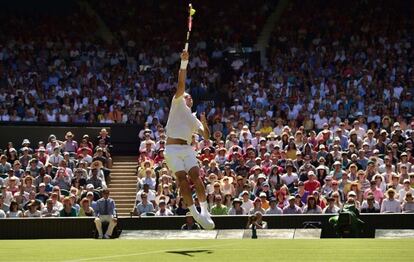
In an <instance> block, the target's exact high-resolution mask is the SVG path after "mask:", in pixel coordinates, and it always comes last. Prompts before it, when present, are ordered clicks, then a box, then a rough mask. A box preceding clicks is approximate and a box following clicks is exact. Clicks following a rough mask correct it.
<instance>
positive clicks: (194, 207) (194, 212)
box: [188, 204, 199, 217]
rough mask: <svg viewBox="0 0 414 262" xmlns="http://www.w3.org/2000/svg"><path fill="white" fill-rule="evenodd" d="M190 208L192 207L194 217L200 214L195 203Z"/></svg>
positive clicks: (191, 211)
mask: <svg viewBox="0 0 414 262" xmlns="http://www.w3.org/2000/svg"><path fill="white" fill-rule="evenodd" d="M188 209H190V213H191V215H192V216H193V217H194V216H197V215H199V214H198V211H197V208H196V206H195V205H194V204H192V205H191V206H189V207H188Z"/></svg>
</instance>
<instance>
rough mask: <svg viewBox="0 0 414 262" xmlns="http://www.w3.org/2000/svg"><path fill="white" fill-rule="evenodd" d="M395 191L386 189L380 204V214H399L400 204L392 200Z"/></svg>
mask: <svg viewBox="0 0 414 262" xmlns="http://www.w3.org/2000/svg"><path fill="white" fill-rule="evenodd" d="M394 195H395V190H394V189H392V188H391V189H388V190H387V192H386V194H385V196H386V198H385V199H384V201H382V204H381V213H401V204H400V202H399V201H398V200H396V199H395V198H394Z"/></svg>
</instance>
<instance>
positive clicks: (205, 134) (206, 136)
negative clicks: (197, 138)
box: [198, 112, 210, 140]
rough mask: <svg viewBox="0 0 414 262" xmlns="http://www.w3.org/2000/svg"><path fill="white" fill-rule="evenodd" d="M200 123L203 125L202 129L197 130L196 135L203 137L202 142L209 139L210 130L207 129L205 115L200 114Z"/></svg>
mask: <svg viewBox="0 0 414 262" xmlns="http://www.w3.org/2000/svg"><path fill="white" fill-rule="evenodd" d="M200 122H201V124H202V125H203V128H200V129H199V130H198V133H199V134H200V135H202V136H203V137H204V140H209V139H210V129H209V128H208V123H207V118H206V113H204V112H203V113H201V114H200Z"/></svg>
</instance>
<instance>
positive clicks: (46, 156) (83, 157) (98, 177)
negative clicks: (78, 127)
mask: <svg viewBox="0 0 414 262" xmlns="http://www.w3.org/2000/svg"><path fill="white" fill-rule="evenodd" d="M110 149H111V138H110V136H109V134H108V132H107V130H106V129H102V130H101V131H100V132H99V135H98V136H97V137H96V138H91V137H89V135H87V134H85V135H83V136H82V137H81V138H80V139H76V137H75V135H74V134H73V133H72V132H70V131H68V132H67V133H66V135H65V137H64V139H62V140H59V139H58V138H57V137H56V136H55V135H54V134H50V135H49V137H48V139H47V141H46V142H44V141H39V142H38V143H32V142H31V141H29V140H28V139H23V141H22V144H21V145H13V143H11V142H10V143H9V144H8V145H7V147H6V148H5V149H4V150H2V152H0V188H1V192H0V217H8V218H15V217H59V216H60V217H71V216H95V212H96V211H97V208H98V206H97V201H98V200H99V199H100V198H101V191H102V190H105V189H106V188H107V181H109V179H110V168H111V165H112V158H111V155H110Z"/></svg>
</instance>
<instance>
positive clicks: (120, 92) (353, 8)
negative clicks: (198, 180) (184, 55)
mask: <svg viewBox="0 0 414 262" xmlns="http://www.w3.org/2000/svg"><path fill="white" fill-rule="evenodd" d="M151 2H152V1H139V3H135V1H127V0H122V1H121V2H120V3H122V4H121V5H119V6H122V7H123V8H119V6H118V8H119V9H118V8H117V7H113V8H112V6H108V5H107V4H106V3H105V2H104V1H92V3H93V4H94V8H96V11H97V13H98V14H100V15H101V16H102V19H103V20H104V22H106V23H107V25H108V27H109V28H110V29H111V30H112V31H113V32H116V37H117V39H119V43H117V44H112V45H108V44H105V43H103V42H100V41H97V40H96V39H91V40H90V41H86V40H82V37H79V36H82V35H83V33H82V32H84V31H83V30H87V31H91V32H92V31H95V30H94V23H91V22H88V23H83V20H82V19H85V20H88V21H91V20H93V18H88V17H86V16H85V17H84V16H79V17H78V18H79V19H75V21H76V22H78V23H79V25H85V26H86V27H87V28H85V27H83V26H81V27H79V26H75V27H72V28H73V32H72V33H73V34H72V35H65V34H63V33H62V32H60V31H59V32H60V33H59V32H56V34H55V35H56V36H57V37H56V36H53V35H52V34H48V31H49V30H48V28H49V26H50V25H49V23H48V25H47V26H46V25H45V24H46V23H42V22H41V20H36V23H39V24H42V27H45V28H46V30H43V33H42V37H39V36H32V37H28V38H22V37H19V36H18V35H16V36H14V37H13V32H6V33H5V34H0V35H4V36H12V37H6V38H4V37H3V38H1V36H0V121H39V122H75V123H83V122H89V123H127V124H140V125H143V126H144V128H143V129H142V130H141V131H140V132H139V138H140V139H141V141H142V142H141V145H140V149H139V160H138V162H139V166H138V168H137V197H136V200H135V202H136V207H135V208H134V211H133V212H134V213H135V214H136V215H160V216H164V215H185V214H186V213H187V212H188V209H187V207H186V206H185V203H184V202H183V200H182V199H181V198H180V196H179V192H178V185H177V184H176V183H175V179H174V175H173V174H171V172H170V171H169V169H168V166H167V165H166V164H165V161H164V156H163V151H164V147H165V141H166V134H165V129H164V126H165V123H166V120H167V117H168V111H169V103H170V100H171V98H172V93H173V91H174V88H175V83H176V78H177V77H176V73H177V68H178V67H177V63H178V60H179V52H180V51H181V49H182V47H183V42H182V41H183V39H184V36H185V31H186V27H185V21H186V18H185V16H186V12H183V10H179V7H178V5H175V4H172V3H169V1H165V3H164V2H163V4H160V5H158V4H151ZM154 2H155V3H158V2H157V1H154ZM210 2H211V5H212V6H217V8H211V7H210V6H209V7H205V6H204V5H205V4H207V2H206V3H201V2H200V4H201V6H200V8H196V9H197V12H198V13H197V15H199V17H200V18H195V19H196V20H195V21H194V26H193V29H194V32H193V36H192V42H191V44H190V63H189V70H188V71H189V72H188V80H187V86H188V88H189V91H190V93H191V94H192V96H193V98H194V100H195V101H196V102H197V103H196V107H195V108H194V109H195V111H196V112H197V113H200V112H206V115H207V117H208V121H209V125H210V130H211V131H212V137H211V140H210V141H203V140H200V138H199V137H198V136H194V138H193V141H192V145H193V147H194V150H196V151H197V154H198V158H199V160H200V166H201V174H200V175H201V176H202V178H203V181H204V182H205V185H206V188H207V192H208V194H209V196H208V202H209V206H210V212H211V213H212V214H213V215H226V214H232V215H239V214H256V213H257V212H260V213H268V214H278V213H287V214H298V213H305V214H313V213H335V212H338V210H339V209H340V208H342V206H343V204H344V203H354V204H355V205H356V206H357V207H358V209H359V210H360V211H361V212H412V211H413V209H414V207H413V206H414V204H413V198H412V193H413V187H414V175H413V172H414V167H413V165H414V158H413V155H412V154H413V145H412V143H413V140H414V132H413V129H414V118H413V116H414V115H413V114H414V100H413V97H412V95H413V92H414V71H413V61H414V60H413V59H414V57H413V56H414V50H413V44H414V43H413V34H412V30H411V29H412V26H413V21H412V19H411V16H410V13H409V12H408V10H412V8H411V4H410V1H397V2H389V1H383V0H381V1H360V0H353V1H346V2H338V1H322V0H320V1H310V0H306V1H299V0H297V1H291V3H290V5H289V7H288V8H287V10H285V11H284V13H283V14H282V16H281V19H279V21H278V25H276V27H275V30H274V32H273V33H272V38H271V40H270V43H269V48H268V52H267V53H268V63H267V64H266V65H263V66H256V65H252V64H250V63H248V62H246V61H244V60H241V59H240V60H236V61H234V62H233V63H232V64H231V70H230V71H228V73H229V74H230V75H228V76H226V78H227V79H230V81H229V82H225V81H223V80H222V78H224V76H223V75H221V73H222V72H223V71H222V69H223V68H222V64H221V63H220V62H218V61H219V60H220V59H221V58H223V54H224V52H225V51H227V50H229V49H231V48H235V47H239V46H242V45H245V44H247V45H249V44H251V43H254V42H255V41H256V40H257V36H258V33H259V32H260V28H261V27H262V26H263V24H264V20H265V19H264V18H265V17H266V16H267V15H268V14H269V10H270V8H269V6H270V5H269V4H268V2H269V1H243V2H245V3H246V4H245V5H244V6H243V5H234V6H232V2H231V1H224V2H223V1H222V2H219V1H208V3H209V4H210ZM259 2H260V3H259ZM270 2H271V1H270ZM256 5H257V6H256ZM218 6H220V8H219V7H218ZM257 7H260V8H257ZM209 8H211V9H209ZM230 9H233V10H237V12H226V10H230ZM213 10H214V11H213ZM217 10H220V11H217ZM250 10H252V12H249V11H250ZM238 13H240V14H243V17H239V16H237V14H238ZM154 14H159V15H158V16H154ZM212 17H214V19H211V18H212ZM216 18H217V19H216ZM197 19H199V20H197ZM6 20H7V19H6ZM39 21H40V22H39ZM65 21H66V20H64V21H62V23H72V19H68V21H66V22H65ZM240 21H243V23H242V24H240V23H238V22H240ZM17 22H20V23H22V24H24V23H25V22H24V20H18V21H15V22H13V21H12V22H9V21H4V23H5V24H8V23H12V24H11V25H12V26H13V25H14V24H13V23H17ZM26 23H27V22H26ZM245 23H249V25H246V24H245ZM56 24H58V23H56ZM2 28H3V27H2ZM4 28H10V27H7V26H5V27H4ZM19 28H21V31H23V32H25V30H26V31H27V28H26V27H19ZM65 28H66V26H65ZM67 28H71V27H70V26H68V27H67ZM171 28H173V30H172V29H171ZM241 28H242V29H241ZM221 29H223V30H221ZM0 30H5V29H0ZM240 32H246V34H240ZM245 38H246V39H245ZM210 94H214V95H213V96H210ZM203 97H209V100H212V101H208V103H207V102H205V101H202V100H203V99H202V98H203ZM48 142H49V141H48ZM44 147H45V151H47V153H48V154H49V155H50V156H52V155H53V151H54V147H53V146H51V147H49V149H48V147H47V145H45V146H44ZM9 148H11V147H10V146H9ZM37 149H40V147H39V148H37ZM9 151H10V150H9ZM16 151H17V149H16ZM58 153H59V152H58ZM85 153H86V154H88V152H85ZM8 154H10V153H7V154H6V155H7V158H6V159H5V161H6V162H7V161H10V157H11V159H13V157H14V158H17V156H13V153H12V154H10V156H9V155H8ZM17 154H18V155H19V156H20V155H22V156H24V154H34V155H36V156H37V155H40V156H41V157H42V155H41V152H39V150H37V151H35V152H30V151H29V152H27V153H25V152H23V151H22V152H21V151H20V149H19V151H17ZM90 156H91V157H92V155H90ZM62 157H65V156H62ZM66 157H69V159H70V157H71V156H70V154H69V155H68V156H66ZM23 159H24V160H25V161H27V160H26V159H28V157H24V158H23ZM2 161H4V160H2ZM19 161H20V162H23V161H22V160H19ZM29 162H30V159H29ZM39 162H41V161H38V162H37V163H38V164H39ZM42 163H43V162H42ZM12 164H14V162H13V163H10V165H12ZM44 164H46V162H44ZM79 164H80V163H79ZM89 164H91V163H90V162H89ZM6 165H7V164H6ZM30 165H33V170H35V169H34V168H35V167H36V166H37V164H36V165H35V164H34V163H33V164H29V166H30ZM35 171H36V170H35ZM30 172H33V171H32V170H30ZM47 172H48V171H46V173H47ZM34 174H35V173H34ZM31 176H33V178H34V179H35V178H36V177H37V176H36V175H32V174H31ZM6 179H7V178H6ZM53 179H54V178H52V180H53ZM28 180H30V179H28ZM6 182H7V181H6ZM71 188H72V187H70V188H69V190H71ZM15 190H17V189H16V187H15ZM17 191H19V190H17ZM6 192H8V191H7V190H6ZM19 192H20V191H19ZM19 192H16V194H18V195H19V194H20V193H19ZM6 196H7V194H4V196H3V198H4V197H6ZM21 202H22V200H21ZM196 203H197V201H196ZM18 204H19V205H20V204H21V203H18Z"/></svg>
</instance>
